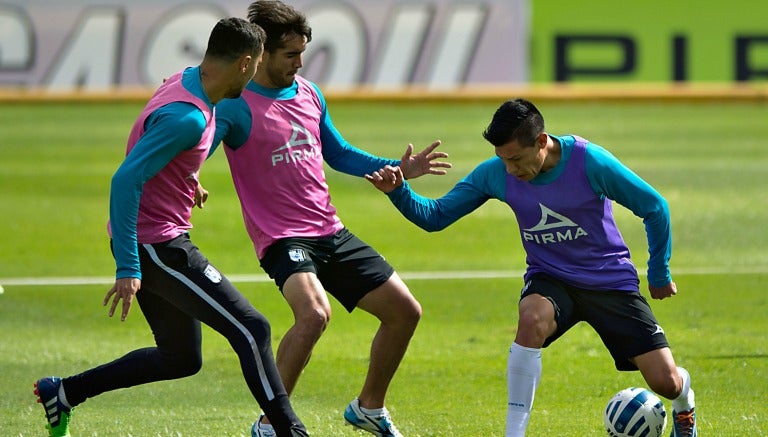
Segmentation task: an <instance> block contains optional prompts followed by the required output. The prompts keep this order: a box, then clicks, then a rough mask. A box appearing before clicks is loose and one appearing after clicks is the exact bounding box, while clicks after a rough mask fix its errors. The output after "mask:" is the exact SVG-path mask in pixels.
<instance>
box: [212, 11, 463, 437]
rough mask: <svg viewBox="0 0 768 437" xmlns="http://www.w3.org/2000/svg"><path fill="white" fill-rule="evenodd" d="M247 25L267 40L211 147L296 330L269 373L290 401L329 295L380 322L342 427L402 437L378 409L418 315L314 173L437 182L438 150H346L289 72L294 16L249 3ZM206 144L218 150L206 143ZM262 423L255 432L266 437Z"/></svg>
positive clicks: (297, 27)
mask: <svg viewBox="0 0 768 437" xmlns="http://www.w3.org/2000/svg"><path fill="white" fill-rule="evenodd" d="M248 18H249V20H250V21H251V22H253V23H256V24H258V25H259V26H261V27H262V28H264V30H265V32H266V34H267V42H266V43H265V50H264V56H263V59H262V62H261V64H260V65H259V69H258V71H257V72H256V75H255V76H254V78H253V81H251V82H250V83H249V84H248V85H247V87H246V89H245V91H244V92H243V95H242V97H241V98H240V99H236V100H231V101H227V102H225V103H223V104H222V105H221V106H220V107H219V108H217V113H216V118H217V120H216V123H217V129H216V138H215V139H214V145H217V144H218V142H219V140H223V143H224V150H225V152H226V155H227V158H228V161H229V166H230V170H231V173H232V178H233V181H234V185H235V189H236V191H237V194H238V197H239V198H240V203H241V206H242V210H243V217H244V219H245V226H246V229H247V231H248V234H249V236H250V237H251V239H252V241H253V244H254V246H255V249H256V252H257V256H258V258H259V260H260V263H261V266H262V268H263V269H264V270H265V271H266V272H267V273H268V274H269V276H270V277H271V278H273V279H274V280H275V283H276V284H277V286H278V288H279V289H280V290H281V292H282V294H283V297H284V298H285V300H286V301H287V303H288V305H289V306H290V307H291V310H292V311H293V315H294V319H295V323H294V325H293V326H292V327H291V328H290V329H289V330H288V331H287V332H286V334H285V335H284V336H283V339H282V340H281V341H280V345H279V346H278V349H277V367H278V369H279V370H280V375H281V376H282V378H283V383H284V384H285V387H286V389H287V390H288V393H291V392H292V391H293V389H294V387H295V385H296V383H297V381H298V379H299V376H300V374H301V372H302V370H303V369H304V366H305V365H306V364H307V361H308V360H309V357H310V355H311V353H312V349H313V348H314V346H315V344H316V343H317V341H318V340H319V339H320V337H321V335H322V333H323V332H324V330H325V328H326V326H327V325H328V323H329V321H330V318H331V305H330V302H329V300H328V296H327V294H326V292H327V293H329V294H331V295H332V296H334V297H335V298H336V299H337V300H338V301H339V302H341V304H342V305H343V306H344V308H345V309H346V310H347V311H350V312H351V311H352V310H354V309H355V308H360V309H362V310H363V311H366V312H368V313H370V314H372V315H373V316H374V317H376V318H377V319H378V320H379V321H380V322H381V324H380V326H379V329H378V332H377V333H376V335H375V337H374V339H373V343H372V345H371V352H370V362H369V367H368V374H367V377H366V379H365V383H364V385H363V388H362V390H361V391H360V393H359V395H358V396H357V398H355V399H354V400H353V401H352V402H351V403H350V404H349V406H348V407H347V409H346V411H345V412H344V417H345V419H346V421H347V422H349V423H350V424H352V425H353V426H355V427H358V428H362V429H365V430H367V431H369V432H371V433H373V434H375V435H379V436H399V435H400V433H399V432H398V431H397V428H396V427H395V426H394V425H393V424H392V421H391V418H390V416H389V413H388V411H387V409H386V408H385V407H384V400H385V396H386V393H387V390H388V387H389V385H390V382H391V381H392V379H393V377H394V375H395V372H396V370H397V368H398V366H399V364H400V361H401V360H402V358H403V356H404V354H405V352H406V349H407V347H408V343H409V342H410V339H411V337H412V335H413V333H414V330H415V329H416V326H417V324H418V322H419V319H420V317H421V306H420V304H419V302H418V301H417V300H416V298H415V297H414V296H413V295H412V294H411V292H410V290H409V289H408V287H407V286H406V285H405V283H403V281H402V280H401V279H400V277H399V276H398V275H397V273H395V270H394V269H393V268H392V266H391V265H389V263H387V262H386V261H385V260H384V258H383V257H382V256H381V255H380V254H379V253H378V252H376V251H375V250H374V249H373V248H372V247H370V246H369V245H367V244H366V243H364V242H363V241H361V240H360V239H359V238H358V237H357V236H355V235H354V234H353V233H352V232H350V231H349V230H348V229H347V228H346V227H345V226H344V225H343V224H342V222H341V220H340V219H339V217H338V216H337V214H336V209H335V208H334V206H333V205H332V204H331V199H330V194H329V192H328V184H327V182H326V178H325V173H324V169H323V164H324V162H325V163H328V165H329V166H330V167H331V168H333V169H335V170H338V171H341V172H344V173H347V174H351V175H355V176H358V177H362V176H363V175H365V174H366V173H370V172H372V171H375V170H377V169H379V168H381V167H382V166H384V165H388V164H391V165H398V164H399V165H401V166H402V167H403V168H404V170H405V172H406V175H407V176H408V177H410V178H415V177H418V176H421V175H423V174H444V173H445V170H441V169H440V168H441V167H442V168H445V167H448V166H449V164H447V163H442V162H437V161H435V159H437V158H442V157H445V156H447V155H445V154H444V153H439V152H434V149H435V148H436V147H437V146H438V145H439V142H435V143H433V144H432V145H430V146H429V147H427V148H426V149H425V150H424V151H422V152H421V153H418V154H415V155H412V149H413V147H412V146H410V145H409V146H408V148H407V150H406V153H405V156H403V158H402V160H401V161H397V160H390V159H383V158H379V157H376V156H373V155H371V154H369V153H366V152H364V151H362V150H360V149H358V148H356V147H354V146H352V145H351V144H349V143H347V142H346V141H345V140H344V138H342V136H341V135H340V134H339V132H338V131H337V130H336V128H335V127H334V126H333V123H332V122H331V118H330V115H329V114H328V108H327V107H326V102H325V99H324V97H323V94H322V93H321V92H320V89H319V88H318V87H317V86H316V85H315V84H314V83H312V82H310V81H308V80H306V79H304V78H303V77H301V76H299V75H298V74H297V73H298V71H299V69H300V68H301V67H302V65H303V64H302V55H303V53H304V51H305V50H306V48H307V44H308V43H309V42H310V41H311V40H312V29H311V28H310V26H309V24H308V23H307V20H306V17H305V16H304V14H302V13H301V12H299V11H297V10H296V9H294V8H292V7H291V6H288V5H286V4H284V3H282V2H280V1H257V2H254V3H252V4H251V5H250V6H249V8H248ZM214 147H215V146H214ZM270 421H272V417H271V416H270V415H269V414H267V416H266V417H264V418H262V419H261V420H260V421H259V424H258V426H256V427H254V428H258V431H259V432H260V433H261V434H257V435H270V434H269V433H270V432H271V427H270V426H269V422H270Z"/></svg>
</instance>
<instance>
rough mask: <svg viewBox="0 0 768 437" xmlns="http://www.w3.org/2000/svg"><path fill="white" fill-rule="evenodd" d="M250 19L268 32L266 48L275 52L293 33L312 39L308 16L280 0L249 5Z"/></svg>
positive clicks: (267, 0)
mask: <svg viewBox="0 0 768 437" xmlns="http://www.w3.org/2000/svg"><path fill="white" fill-rule="evenodd" d="M248 20H249V21H250V22H251V23H254V24H258V25H259V26H261V28H262V29H264V32H266V34H267V41H266V42H265V43H264V50H266V51H268V52H270V53H273V52H274V51H275V50H277V49H279V48H282V47H283V39H284V38H285V37H286V36H288V35H291V34H296V35H300V36H304V37H306V38H307V42H310V41H312V28H311V27H309V22H307V17H306V16H305V15H304V14H303V13H301V12H299V11H298V10H296V9H295V8H293V7H292V6H289V5H286V4H285V3H283V2H281V1H278V0H259V1H255V2H253V3H251V5H250V6H248Z"/></svg>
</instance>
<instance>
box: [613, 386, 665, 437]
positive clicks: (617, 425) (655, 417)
mask: <svg viewBox="0 0 768 437" xmlns="http://www.w3.org/2000/svg"><path fill="white" fill-rule="evenodd" d="M604 421H605V429H606V431H608V435H609V436H611V437H660V436H661V435H662V434H664V428H665V427H666V426H667V412H666V410H664V404H663V403H662V402H661V399H659V398H658V396H656V395H655V394H653V393H652V392H651V391H650V390H647V389H644V388H637V387H632V388H626V389H624V390H622V391H620V392H618V393H616V394H615V395H614V396H613V397H612V398H611V400H610V401H609V402H608V405H607V406H606V407H605V416H604Z"/></svg>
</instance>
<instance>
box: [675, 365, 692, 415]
mask: <svg viewBox="0 0 768 437" xmlns="http://www.w3.org/2000/svg"><path fill="white" fill-rule="evenodd" d="M677 373H679V374H680V377H681V378H683V390H682V391H681V392H680V396H678V397H677V398H676V399H673V400H672V408H673V409H674V410H675V411H677V412H678V413H679V412H681V411H691V410H692V409H693V408H694V407H695V406H696V402H695V400H694V395H693V389H691V375H690V374H689V373H688V371H687V370H685V369H684V368H682V367H678V368H677Z"/></svg>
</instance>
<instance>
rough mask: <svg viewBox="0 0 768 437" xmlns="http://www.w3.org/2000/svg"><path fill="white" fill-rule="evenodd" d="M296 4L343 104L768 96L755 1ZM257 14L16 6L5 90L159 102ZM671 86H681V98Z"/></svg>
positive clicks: (3, 62) (8, 4)
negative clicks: (383, 97) (230, 23)
mask: <svg viewBox="0 0 768 437" xmlns="http://www.w3.org/2000/svg"><path fill="white" fill-rule="evenodd" d="M287 3H289V4H291V5H294V6H295V7H297V8H298V9H300V10H302V11H304V12H305V13H306V15H307V17H308V18H309V21H310V23H311V25H312V27H313V36H314V38H313V41H312V43H311V44H310V45H309V47H308V50H307V53H306V56H305V67H304V69H303V74H304V75H305V76H306V77H307V78H309V79H310V80H313V81H315V82H317V83H318V84H320V85H321V86H323V87H325V89H326V91H327V92H330V93H333V92H334V91H339V92H350V91H353V92H354V93H355V94H359V93H361V92H362V91H373V92H388V93H393V92H402V91H404V90H410V91H411V92H414V91H416V90H419V91H432V92H433V94H435V93H438V94H439V93H441V92H442V93H446V92H448V93H451V92H453V93H455V92H457V91H459V90H460V91H461V93H462V95H463V94H464V93H466V92H467V91H468V89H471V90H469V91H473V92H474V95H475V97H477V96H479V95H482V94H488V93H496V92H500V93H503V90H504V89H508V88H510V87H515V88H520V87H524V88H527V89H531V90H536V89H539V88H542V86H551V85H553V84H557V85H561V86H562V85H579V84H591V85H592V87H593V88H594V87H596V86H597V85H598V84H601V85H603V84H606V83H607V84H612V85H613V86H611V87H608V88H607V90H606V89H605V87H602V86H597V88H599V90H598V91H597V93H598V94H595V92H593V94H592V97H595V96H600V95H602V93H608V94H609V95H613V94H617V93H618V94H619V95H620V96H623V97H627V96H632V95H634V94H642V95H646V94H648V93H658V92H662V91H663V92H667V93H669V92H674V93H677V94H678V95H679V94H680V93H684V94H685V95H686V96H688V95H690V94H695V93H694V91H697V92H699V93H702V92H703V93H710V94H711V93H716V94H717V95H718V96H720V95H721V94H722V93H724V92H731V93H732V94H734V93H735V94H736V95H744V94H745V93H746V94H748V95H750V96H754V95H755V94H758V95H759V96H762V95H763V94H764V93H765V92H766V90H765V87H764V85H765V84H766V83H767V81H768V25H767V24H766V20H765V16H766V14H767V13H768V4H764V3H760V2H754V1H748V0H732V1H729V2H728V3H727V4H724V3H701V2H695V1H693V0H685V1H678V2H667V1H663V0H648V1H643V2H614V1H608V0H597V1H591V2H571V1H566V0H549V1H539V2H534V1H532V0H472V1H466V0H358V1H354V2H352V1H343V0H339V1H332V0H288V1H287ZM248 4H249V2H247V1H235V0H219V1H206V0H200V1H196V2H193V3H190V2H187V1H182V0H134V1H131V2H123V1H118V0H68V1H66V2H60V1H50V0H49V1H43V0H5V1H3V2H0V90H2V91H3V92H4V95H5V97H6V98H8V96H9V93H10V95H14V93H17V92H19V91H21V92H26V93H27V94H29V92H30V91H35V92H38V91H41V90H42V91H45V92H49V93H50V92H72V91H78V92H81V93H82V92H105V91H109V92H111V93H112V96H113V97H114V96H115V95H116V94H115V93H116V92H120V93H126V94H130V93H128V91H131V92H137V91H138V92H139V93H141V92H143V91H145V89H154V88H155V87H156V86H157V85H158V84H159V83H161V81H162V79H163V78H165V77H167V76H168V75H169V74H172V73H174V72H175V71H177V70H179V69H180V68H182V67H185V66H187V65H196V64H197V63H198V62H199V60H200V58H201V56H202V54H203V52H204V50H205V45H206V40H207V36H208V33H209V29H210V28H211V27H212V26H213V24H214V23H215V22H216V21H217V20H218V19H219V18H222V17H225V16H230V15H234V16H245V13H246V9H247V6H248ZM649 84H653V86H649ZM618 85H620V86H618ZM641 85H643V86H642V87H640V86H641ZM670 85H677V86H674V87H672V88H674V89H673V90H672V91H670ZM680 85H683V87H681V86H680ZM735 85H739V86H735ZM747 85H749V87H747V88H749V89H745V86H747ZM758 85H759V86H758ZM756 86H757V89H755V87H756ZM640 88H643V89H640ZM691 88H696V90H692V89H691ZM547 91H548V92H552V90H551V89H548V90H547ZM563 92H574V91H573V90H572V89H571V87H568V89H567V90H563V88H562V87H561V88H558V89H557V90H556V91H555V94H558V93H563ZM478 93H480V94H478ZM579 93H583V91H579ZM507 94H508V93H507ZM566 96H567V94H566ZM27 97H29V96H28V95H27ZM144 97H145V96H143V95H142V97H141V98H144Z"/></svg>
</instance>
